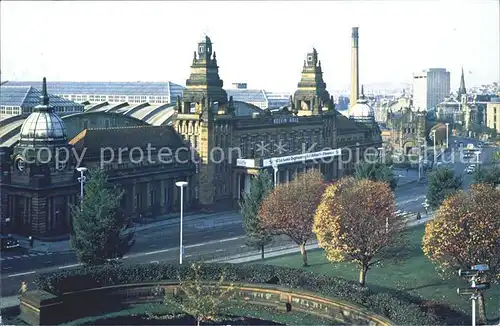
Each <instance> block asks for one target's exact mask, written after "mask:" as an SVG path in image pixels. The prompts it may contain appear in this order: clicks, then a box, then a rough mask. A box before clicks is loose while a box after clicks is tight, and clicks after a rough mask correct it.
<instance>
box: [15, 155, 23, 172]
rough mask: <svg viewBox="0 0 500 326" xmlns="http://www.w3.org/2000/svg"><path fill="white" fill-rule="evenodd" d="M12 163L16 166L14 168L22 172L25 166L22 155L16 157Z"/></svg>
mask: <svg viewBox="0 0 500 326" xmlns="http://www.w3.org/2000/svg"><path fill="white" fill-rule="evenodd" d="M14 164H15V166H16V169H17V170H19V171H21V172H23V171H24V170H25V168H26V162H25V161H24V159H23V158H22V157H17V158H16V160H15V163H14Z"/></svg>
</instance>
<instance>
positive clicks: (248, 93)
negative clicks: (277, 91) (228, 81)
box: [226, 89, 267, 102]
mask: <svg viewBox="0 0 500 326" xmlns="http://www.w3.org/2000/svg"><path fill="white" fill-rule="evenodd" d="M226 92H227V96H228V98H229V96H232V97H233V100H234V101H241V102H266V101H267V97H266V94H265V92H264V91H263V90H261V89H227V90H226Z"/></svg>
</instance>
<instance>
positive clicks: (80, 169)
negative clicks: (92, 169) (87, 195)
mask: <svg viewBox="0 0 500 326" xmlns="http://www.w3.org/2000/svg"><path fill="white" fill-rule="evenodd" d="M76 170H77V171H78V172H80V176H79V177H78V182H80V211H83V184H84V183H85V181H87V177H86V176H85V172H86V171H87V168H86V167H83V166H80V167H77V168H76Z"/></svg>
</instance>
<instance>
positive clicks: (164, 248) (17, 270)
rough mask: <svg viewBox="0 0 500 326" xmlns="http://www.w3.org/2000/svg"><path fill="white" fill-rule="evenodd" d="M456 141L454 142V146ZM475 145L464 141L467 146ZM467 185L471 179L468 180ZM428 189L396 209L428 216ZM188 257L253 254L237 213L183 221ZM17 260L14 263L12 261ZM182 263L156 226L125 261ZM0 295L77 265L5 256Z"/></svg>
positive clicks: (420, 186) (67, 255) (404, 190)
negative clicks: (41, 276)
mask: <svg viewBox="0 0 500 326" xmlns="http://www.w3.org/2000/svg"><path fill="white" fill-rule="evenodd" d="M452 141H454V139H453V138H452V139H450V143H451V142H452ZM471 142H473V141H469V140H465V141H464V144H468V143H471ZM483 152H484V154H482V155H483V156H482V157H481V159H482V160H483V161H487V160H490V159H491V154H492V153H493V149H491V148H490V149H489V148H485V149H484V150H483ZM466 165H467V164H466V163H461V162H458V160H455V163H454V164H453V168H454V170H455V171H456V173H458V174H462V173H463V171H464V169H465V167H466ZM465 178H466V182H465V183H466V184H469V183H470V178H471V177H470V175H466V177H465ZM426 191H427V185H426V184H424V183H411V184H407V185H403V186H401V187H398V188H397V189H396V192H395V196H396V202H397V205H398V209H399V210H401V211H409V212H415V213H416V212H422V213H423V212H424V209H423V206H422V203H423V202H424V200H425V194H426ZM286 244H291V242H290V240H288V239H286V237H280V238H278V239H276V241H275V244H274V245H276V246H281V245H286ZM184 247H185V251H184V258H185V260H186V261H190V260H201V259H203V260H210V259H214V258H219V257H220V258H222V257H226V256H232V255H235V254H240V253H250V252H255V250H254V249H253V248H249V247H247V246H246V245H245V236H244V230H243V226H242V221H241V217H240V215H239V214H238V213H237V212H224V213H220V214H216V215H214V214H210V216H208V215H207V216H206V218H199V219H195V220H190V221H189V220H187V219H186V220H185V221H184ZM14 257H15V258H14ZM178 259H179V225H178V224H172V225H169V226H167V227H161V228H160V227H158V228H152V229H148V230H143V231H140V232H137V234H136V243H135V244H134V246H133V247H132V248H131V250H130V252H129V253H127V255H126V256H125V257H124V259H123V263H125V264H132V263H133V264H137V263H151V262H165V261H171V262H176V261H178ZM0 264H1V290H0V295H1V296H10V295H14V294H16V293H17V291H18V289H19V286H20V283H21V281H23V280H24V281H27V282H28V283H30V282H32V281H33V280H34V279H35V277H36V275H37V274H39V273H41V272H50V271H56V270H61V269H65V268H72V267H75V266H77V260H76V257H75V254H74V253H73V252H30V251H29V250H27V249H23V248H20V249H17V250H14V251H8V252H2V253H1V262H0Z"/></svg>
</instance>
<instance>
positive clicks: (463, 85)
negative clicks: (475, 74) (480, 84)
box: [457, 67, 467, 101]
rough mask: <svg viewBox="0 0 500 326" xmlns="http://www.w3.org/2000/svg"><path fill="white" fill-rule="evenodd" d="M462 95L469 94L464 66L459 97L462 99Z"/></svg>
mask: <svg viewBox="0 0 500 326" xmlns="http://www.w3.org/2000/svg"><path fill="white" fill-rule="evenodd" d="M462 95H467V89H465V77H464V67H462V76H461V77H460V87H459V88H458V96H457V99H458V100H459V101H461V100H462Z"/></svg>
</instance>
